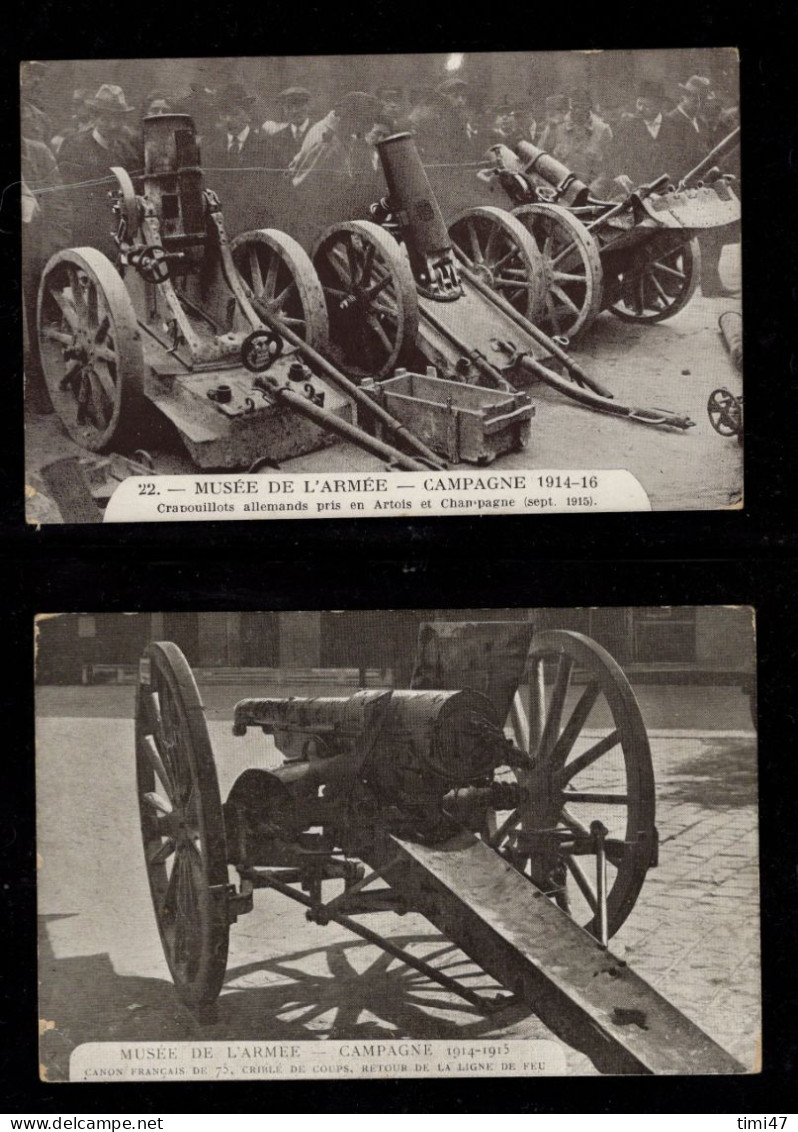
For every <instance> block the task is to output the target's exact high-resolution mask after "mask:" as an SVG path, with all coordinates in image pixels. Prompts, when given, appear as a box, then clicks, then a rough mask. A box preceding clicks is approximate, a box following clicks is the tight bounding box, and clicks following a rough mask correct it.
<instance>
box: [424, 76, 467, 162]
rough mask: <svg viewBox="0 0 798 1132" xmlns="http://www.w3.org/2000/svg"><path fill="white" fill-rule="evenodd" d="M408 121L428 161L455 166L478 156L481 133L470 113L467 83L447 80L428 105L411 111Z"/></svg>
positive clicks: (452, 79)
mask: <svg viewBox="0 0 798 1132" xmlns="http://www.w3.org/2000/svg"><path fill="white" fill-rule="evenodd" d="M409 121H410V126H411V128H412V129H413V130H415V131H416V133H417V135H418V146H419V149H420V150H421V153H422V154H423V156H424V157H425V158H426V160H427V161H439V162H451V163H454V164H456V163H458V162H468V161H472V160H474V159H475V158H476V157H477V156H478V152H477V142H476V138H477V134H478V130H477V127H476V125H475V123H474V122H473V121H472V118H471V115H470V113H469V110H468V83H467V82H466V81H465V79H458V78H451V79H444V81H443V82H442V83H439V84H438V86H437V87H436V88H435V90H434V92H433V94H432V97H431V98H430V99H429V100H428V101H427V102H425V103H422V104H421V105H419V106H416V107H414V109H413V110H411V112H410V115H409Z"/></svg>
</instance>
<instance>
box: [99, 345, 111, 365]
mask: <svg viewBox="0 0 798 1132" xmlns="http://www.w3.org/2000/svg"><path fill="white" fill-rule="evenodd" d="M94 357H95V358H99V359H100V361H103V362H106V363H107V364H109V365H116V351H115V350H113V349H111V347H110V346H95V347H94Z"/></svg>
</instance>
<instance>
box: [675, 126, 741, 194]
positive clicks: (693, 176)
mask: <svg viewBox="0 0 798 1132" xmlns="http://www.w3.org/2000/svg"><path fill="white" fill-rule="evenodd" d="M739 144H740V127H739V126H735V128H734V129H733V130H732V132H731V133H730V134H727V135H726V137H725V138H723V140H722V141H719V142H718V144H717V145H716V146H715V148H714V149H711V150H710V151H709V153H708V154H707V155H706V157H704V158H702V159H701V161H699V163H698V165H696V166H695V167H694V168H693V169H691V170H690V172H689V173H685V175H684V176H683V177H682V179H681V180H680V181H679V188H680V189H683V188H686V187H687V186H688V185H690V184H692V182H693V181H697V180H698V179H699V177H701V176H702V174H703V173H705V172H706V171H707V170H709V169H711V168H712V166H713V165H714V164H715V163H716V161H717V159H718V158H719V157H724V156H725V155H726V154H727V153H730V152H731V150H733V149H736V147H737V146H738V145H739Z"/></svg>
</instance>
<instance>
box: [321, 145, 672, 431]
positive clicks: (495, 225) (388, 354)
mask: <svg viewBox="0 0 798 1132" xmlns="http://www.w3.org/2000/svg"><path fill="white" fill-rule="evenodd" d="M377 150H378V152H379V156H380V160H381V163H382V167H383V172H384V175H385V179H386V184H387V189H388V192H387V196H386V197H385V198H383V199H382V200H381V201H379V202H378V203H376V204H375V205H373V206H372V208H371V219H370V220H351V221H348V222H346V223H343V224H338V225H333V226H332V227H331V228H329V229H328V230H327V231H326V232H325V233H323V234H322V236H321V237H320V239H319V240H318V242H317V244H316V247H315V249H314V251H313V257H312V258H313V263H314V266H315V268H316V271H317V273H318V276H319V279H320V280H321V285H322V288H323V290H324V294H325V298H326V301H327V311H328V314H329V322H330V343H331V348H332V350H333V353H334V356H335V358H336V360H337V361H338V363H339V364H340V365H341V367H342V368H343V369H345V370H346V372H347V373H348V374H350V375H351V376H353V377H355V378H356V379H358V380H360V381H365V380H367V379H368V378H372V379H375V381H376V382H378V383H380V385H379V387H377V388H374V387H372V389H373V392H374V395H375V397H376V399H378V400H379V399H380V397H381V393H383V392H384V390H385V389H388V388H389V387H390V381H388V382H386V381H385V379H386V378H389V377H390V375H391V373H392V372H393V370H394V368H395V367H396V365H397V363H398V362H399V361H400V360H405V361H406V362H407V364H408V365H410V366H411V368H413V367H415V368H418V366H419V362H420V364H421V366H423V365H424V364H428V365H432V366H434V367H435V368H436V370H437V371H438V373H439V375H440V376H442V377H443V378H445V379H447V380H449V381H451V382H452V383H459V384H461V385H472V386H479V387H481V388H488V389H493V390H502V391H505V392H508V393H515V392H516V391H517V390H518V389H519V388H521V389H522V390H523V389H526V388H528V387H529V386H530V385H531V384H533V383H535V382H538V381H542V382H544V383H546V384H547V385H549V386H551V387H553V388H554V389H556V390H557V391H558V392H560V393H562V394H564V395H565V396H567V397H569V398H570V399H572V400H575V401H577V402H578V403H579V404H581V405H583V406H585V407H587V408H591V409H595V410H598V411H600V412H605V413H610V414H612V415H615V416H621V417H625V418H628V419H630V420H634V421H638V422H641V423H643V424H648V425H657V426H664V427H667V428H675V429H686V428H689V427H691V425H692V424H693V423H694V422H692V421H691V420H690V419H689V418H688V417H686V416H683V415H680V414H678V413H675V412H671V411H670V410H664V409H643V408H631V407H628V406H625V405H621V404H619V403H618V402H617V401H615V399H614V397H613V395H612V393H611V392H610V391H609V390H608V389H607V388H606V387H604V386H603V385H602V384H601V383H600V382H599V381H598V380H596V378H594V377H592V376H591V375H590V374H588V373H587V372H586V371H585V369H584V368H583V367H582V366H581V365H579V364H578V363H577V362H576V360H575V359H574V358H572V357H571V356H570V355H569V354H568V352H567V345H568V341H567V339H566V338H565V337H561V336H555V337H551V336H550V335H549V334H547V333H544V331H543V330H542V329H541V328H540V327H539V325H537V323H536V321H535V319H534V318H532V317H531V312H533V311H537V310H538V309H543V302H544V296H545V289H546V285H547V284H546V277H545V271H544V265H543V260H542V258H541V254H540V251H539V249H538V246H537V244H536V243H535V240H534V237H533V236H532V235H531V234H530V232H529V231H528V230H527V229H526V228H525V227H524V225H523V224H522V223H521V221H520V220H518V219H517V218H516V217H514V216H512V215H510V214H509V213H508V212H506V211H504V210H502V209H498V208H481V209H477V210H474V212H473V216H472V215H471V214H469V219H468V223H469V224H470V223H471V221H472V219H473V221H474V223H475V224H476V223H480V224H481V223H483V222H484V223H485V224H486V225H487V228H488V229H489V236H488V240H487V243H488V249H487V250H488V251H489V253H490V262H489V261H488V258H486V257H485V256H484V255H482V256H481V257H480V256H478V255H476V254H475V255H474V256H473V257H472V258H469V257H468V256H467V255H466V254H464V253H462V252H461V251H460V250H459V249H458V246H457V242H456V240H455V239H454V238H453V236H452V233H454V234H455V235H456V234H457V232H458V231H459V229H458V227H457V225H454V226H453V228H452V231H451V232H448V231H447V229H446V225H445V224H444V221H443V217H442V215H441V211H440V208H439V206H438V203H437V201H436V199H435V196H434V194H433V191H432V188H431V186H430V183H429V180H428V178H427V174H426V172H425V170H424V168H423V166H422V164H421V161H420V158H419V155H418V152H417V150H416V147H415V142H414V140H413V138H412V137H411V135H409V134H396V135H394V136H392V137H389V138H386V139H384V140H383V141H381V142H378V143H377ZM456 395H457V394H456V390H453V391H452V396H453V397H456Z"/></svg>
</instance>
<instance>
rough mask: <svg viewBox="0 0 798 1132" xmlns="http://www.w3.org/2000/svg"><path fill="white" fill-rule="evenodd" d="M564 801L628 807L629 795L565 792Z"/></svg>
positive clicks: (579, 791) (599, 792)
mask: <svg viewBox="0 0 798 1132" xmlns="http://www.w3.org/2000/svg"><path fill="white" fill-rule="evenodd" d="M563 799H564V801H566V802H569V803H570V802H589V803H592V804H594V805H602V806H628V805H629V795H628V794H610V793H604V792H602V791H599V790H564V791H563Z"/></svg>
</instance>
